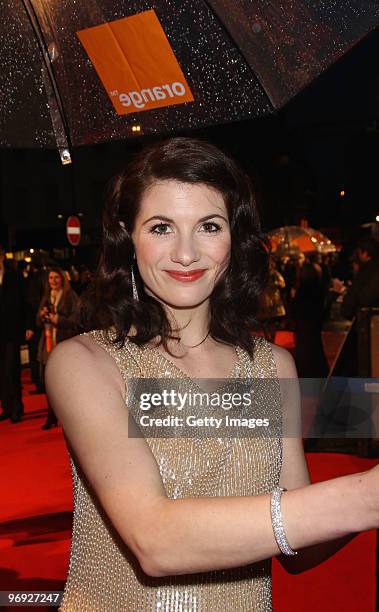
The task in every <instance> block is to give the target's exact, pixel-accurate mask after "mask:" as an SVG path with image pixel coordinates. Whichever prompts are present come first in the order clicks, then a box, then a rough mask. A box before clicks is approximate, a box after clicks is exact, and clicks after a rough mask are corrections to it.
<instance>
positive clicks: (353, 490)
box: [47, 138, 379, 612]
mask: <svg viewBox="0 0 379 612" xmlns="http://www.w3.org/2000/svg"><path fill="white" fill-rule="evenodd" d="M267 260H268V252H267V247H266V243H265V241H264V237H263V236H262V234H261V231H260V227H259V220H258V216H257V212H256V208H255V204H254V200H253V197H252V194H251V189H250V186H249V182H248V180H247V178H246V177H245V176H244V175H243V174H242V172H241V171H240V170H239V169H238V168H237V167H236V165H235V163H234V162H233V161H231V160H230V159H229V158H227V157H226V156H225V155H224V154H223V153H221V151H219V150H218V149H216V148H215V147H213V146H211V145H209V144H206V143H203V142H199V141H196V140H192V139H187V138H174V139H170V140H168V141H166V142H164V143H162V144H158V145H156V146H153V147H151V148H149V149H147V150H144V151H142V152H141V153H140V154H139V155H138V156H137V157H136V159H135V160H134V162H133V163H131V165H129V166H128V167H127V168H126V169H125V171H124V172H123V173H122V174H121V175H120V176H119V177H117V178H116V180H115V181H114V183H113V188H112V191H111V193H110V197H109V200H108V204H107V207H106V209H105V214H104V244H103V252H102V258H101V263H100V266H99V270H98V274H97V285H96V287H95V291H94V294H93V297H92V299H91V301H90V307H91V309H92V310H91V309H90V312H89V315H91V312H92V314H93V313H94V314H95V315H96V316H95V318H94V319H93V317H92V321H93V323H92V324H94V323H96V325H97V327H98V329H97V331H93V332H89V333H86V334H84V335H81V336H79V337H76V338H73V339H71V340H69V341H67V342H64V343H62V344H61V345H60V346H59V347H57V349H56V350H55V351H54V353H53V355H52V356H51V359H49V363H48V366H47V385H48V392H49V397H50V399H51V401H52V403H53V405H54V408H55V410H56V412H57V414H58V416H59V418H60V420H61V422H62V425H63V428H64V432H65V436H66V439H67V443H68V447H69V451H70V455H71V457H72V462H73V463H72V468H73V478H74V483H75V512H74V527H73V540H72V548H71V561H70V571H69V576H68V580H67V584H66V588H65V594H64V598H63V603H62V605H61V608H60V609H61V610H63V611H64V612H67V611H71V610H79V611H81V610H91V611H94V610H96V611H97V612H98V611H103V610H104V611H109V610H117V611H119V610H124V611H134V610H138V611H139V612H141V611H151V610H182V609H186V610H191V611H194V610H197V611H198V610H207V611H213V610H225V611H228V610H230V611H232V610H233V611H236V610H244V611H247V610H249V611H250V610H264V611H267V610H270V609H271V579H270V559H271V557H272V556H274V555H279V553H280V551H281V550H282V551H283V552H284V554H283V555H282V557H281V560H282V562H283V565H284V566H286V567H288V568H292V570H293V571H296V570H297V569H298V567H299V565H301V566H302V567H305V566H309V565H310V563H311V561H310V560H309V559H307V552H306V551H301V553H299V555H298V556H296V557H294V553H295V552H296V550H293V549H305V547H307V546H310V545H313V546H312V551H311V552H312V555H311V557H312V560H313V562H317V561H320V560H321V559H322V558H325V557H326V556H328V555H330V554H332V552H333V551H335V550H336V549H337V548H338V547H341V546H342V542H341V541H339V542H337V543H336V542H333V543H330V544H329V545H328V546H326V545H324V546H322V547H321V549H318V548H317V546H315V545H317V544H320V543H321V542H324V541H326V540H333V539H335V538H338V537H342V536H346V535H347V534H350V533H352V532H356V531H359V530H363V529H369V528H371V527H376V526H377V525H378V523H379V516H378V515H379V500H378V494H377V493H376V491H377V489H378V487H377V484H378V478H379V476H378V472H377V471H376V470H372V471H370V472H367V473H364V474H358V475H353V476H347V477H344V478H339V479H335V480H333V481H329V482H324V483H318V484H315V485H311V486H309V476H308V472H307V467H306V463H305V460H304V454H303V448H302V441H301V439H300V438H299V436H297V437H296V436H295V435H294V430H292V434H293V435H292V436H291V437H290V436H288V437H286V438H282V437H281V436H280V435H279V436H272V437H270V436H261V437H255V438H252V437H247V436H245V437H243V436H241V437H233V436H231V435H230V433H229V435H225V436H224V437H216V436H217V434H216V436H213V437H211V436H210V435H208V437H201V435H200V434H201V432H200V430H199V436H198V437H196V436H195V437H190V436H189V435H188V437H185V436H183V435H182V436H180V433H179V435H176V437H165V436H164V435H163V436H161V437H158V436H157V437H146V438H144V437H138V436H137V435H136V434H135V432H134V431H133V432H131V431H129V429H128V425H129V419H128V411H131V410H132V403H130V404H129V401H128V402H126V400H127V395H128V388H129V387H130V385H131V383H132V382H133V380H134V379H136V378H137V379H139V380H141V379H145V378H149V379H150V380H149V381H148V383H149V384H150V382H151V384H153V383H154V381H151V379H161V378H163V379H164V381H163V383H162V384H164V385H166V387H167V389H168V388H169V386H170V384H171V383H170V381H171V382H173V383H174V381H175V380H178V379H179V381H180V382H181V383H182V384H183V387H184V388H186V389H192V388H195V389H199V386H198V384H197V383H196V381H195V380H194V378H195V377H201V378H202V379H205V378H210V379H213V378H217V379H225V378H228V377H229V378H230V379H231V378H236V379H244V378H250V379H252V378H255V379H256V380H255V383H257V384H258V382H259V381H262V380H265V379H267V380H272V379H274V380H276V381H278V377H280V378H281V379H286V378H287V379H289V378H292V379H293V380H296V373H295V368H294V365H293V361H292V358H291V357H290V355H289V354H288V353H287V352H286V351H285V350H284V349H281V348H279V347H276V346H274V345H270V344H269V343H268V342H267V341H266V340H265V339H263V338H257V337H256V338H253V337H252V336H251V334H250V333H249V330H250V329H251V328H252V326H253V325H254V324H255V321H254V317H253V316H252V312H251V309H252V305H253V309H254V308H256V307H257V301H258V295H259V292H260V290H261V287H263V286H264V283H265V280H266V275H267V268H268V261H267ZM89 315H88V311H87V317H88V316H89ZM88 321H89V323H90V322H91V317H90V318H89V320H88ZM104 330H108V333H106V331H104ZM137 382H138V381H137ZM142 382H143V380H142ZM255 383H254V381H253V384H255ZM263 399H264V400H265V404H266V408H265V409H266V414H265V415H262V416H268V417H269V418H272V419H273V420H275V419H277V417H278V416H280V417H281V416H282V413H283V416H284V417H285V420H286V422H287V423H288V421H291V420H292V427H295V426H297V423H296V422H295V423H294V421H296V419H297V418H298V417H297V415H296V411H295V410H294V408H293V397H290V396H288V395H283V397H282V398H281V402H280V403H279V402H277V399H276V397H275V394H274V395H265V396H264V398H263ZM175 433H176V434H177V432H175ZM196 435H197V434H196ZM279 486H280V487H285V488H287V489H288V491H287V492H285V493H284V494H283V497H282V503H280V496H281V493H282V491H281V489H279V488H278V487H279ZM279 547H280V548H279ZM308 556H309V555H308ZM298 560H299V561H300V563H298Z"/></svg>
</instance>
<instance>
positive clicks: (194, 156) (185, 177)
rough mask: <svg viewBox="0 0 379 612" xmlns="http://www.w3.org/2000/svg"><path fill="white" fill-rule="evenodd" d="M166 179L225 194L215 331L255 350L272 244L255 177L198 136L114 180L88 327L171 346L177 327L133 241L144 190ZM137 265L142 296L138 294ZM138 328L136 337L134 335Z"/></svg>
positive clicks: (87, 307)
mask: <svg viewBox="0 0 379 612" xmlns="http://www.w3.org/2000/svg"><path fill="white" fill-rule="evenodd" d="M162 180H176V181H179V182H182V183H189V184H203V185H207V186H208V187H211V188H212V189H215V190H217V191H218V192H219V193H220V194H221V195H222V196H223V198H224V201H225V205H226V208H227V213H228V217H229V223H230V228H231V254H230V261H229V265H228V267H227V269H226V270H225V272H224V273H223V275H222V276H221V277H220V278H219V280H218V282H217V284H216V286H215V288H214V290H213V292H212V294H211V296H210V336H211V337H212V338H213V339H214V340H216V341H220V342H224V343H227V344H230V345H237V346H240V347H242V348H244V349H246V350H247V351H248V352H249V353H250V354H251V355H252V352H253V343H252V338H251V332H252V329H253V328H254V327H255V326H256V324H257V321H256V318H255V315H256V313H257V310H258V299H259V295H260V293H261V291H262V289H263V288H264V286H265V284H266V281H267V275H268V261H269V246H268V245H269V243H268V241H267V239H266V236H265V235H264V234H263V233H262V232H261V227H260V221H259V216H258V212H257V208H256V204H255V198H254V196H253V192H252V188H251V184H250V180H249V178H248V177H247V176H246V175H245V174H244V173H243V172H242V170H241V169H240V168H239V167H238V166H237V165H236V163H235V162H234V161H233V160H232V159H230V158H229V157H228V156H227V155H225V153H223V152H222V151H221V150H219V149H218V148H216V147H215V146H213V145H211V144H209V143H207V142H203V141H201V140H196V139H193V138H182V137H180V138H170V139H169V140H166V141H164V142H160V143H158V144H155V145H152V146H149V147H148V148H145V149H144V150H142V151H141V152H139V153H138V154H137V155H136V156H135V157H134V158H133V160H132V161H131V162H130V163H129V164H128V165H127V166H126V168H125V169H124V170H123V171H122V172H121V173H120V174H119V175H118V176H116V177H115V178H114V179H113V180H112V182H111V184H110V186H109V192H108V197H107V202H106V206H105V210H104V216H103V245H102V252H101V257H100V262H99V266H98V269H97V273H96V276H95V280H94V283H93V285H92V287H91V289H90V291H88V292H87V294H86V296H85V298H84V301H83V305H82V314H83V316H82V321H83V323H84V328H85V329H87V330H88V329H95V328H96V329H109V328H110V327H113V328H114V330H115V334H112V340H113V341H114V342H115V343H116V344H119V345H120V346H123V344H124V342H125V339H126V338H127V337H129V340H130V341H131V342H134V343H135V344H137V345H143V344H145V343H147V342H148V341H149V340H152V339H153V338H158V339H159V343H162V344H163V346H164V347H165V349H166V350H168V349H167V341H168V340H169V339H170V338H173V337H174V336H173V335H172V333H173V331H174V330H172V329H171V328H170V324H169V321H168V318H167V315H166V313H165V310H164V308H163V306H162V304H161V303H160V302H159V301H158V300H156V299H155V298H154V297H152V296H151V295H148V294H147V293H145V291H144V286H143V281H142V279H141V277H140V275H139V272H138V268H137V266H136V265H135V260H134V247H133V242H132V239H131V234H132V231H133V226H134V222H135V219H136V216H137V213H138V211H139V206H140V202H141V198H142V195H143V193H144V192H145V190H146V189H147V188H148V187H150V186H151V185H152V184H154V183H155V182H156V181H162ZM132 267H133V271H134V276H135V281H136V285H137V290H138V296H139V300H138V301H135V300H134V299H133V289H132V277H131V270H132ZM132 327H133V334H132V335H129V336H128V334H129V333H130V331H131V328H132ZM175 331H178V330H175ZM176 337H177V336H176Z"/></svg>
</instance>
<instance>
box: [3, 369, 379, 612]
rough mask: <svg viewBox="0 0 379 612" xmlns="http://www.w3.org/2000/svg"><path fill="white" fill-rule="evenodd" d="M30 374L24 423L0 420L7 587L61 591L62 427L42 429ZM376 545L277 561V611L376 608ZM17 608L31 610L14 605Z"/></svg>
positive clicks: (64, 546)
mask: <svg viewBox="0 0 379 612" xmlns="http://www.w3.org/2000/svg"><path fill="white" fill-rule="evenodd" d="M26 376H27V371H26V373H24V392H25V397H24V401H25V408H26V414H25V417H24V419H23V421H22V422H21V423H18V424H11V423H10V422H9V421H5V422H2V423H0V442H1V443H0V466H1V467H0V474H1V482H2V491H3V495H2V501H1V507H0V591H1V590H3V591H4V590H13V589H14V590H37V589H38V590H53V589H62V588H63V584H64V580H65V576H66V571H67V565H68V553H69V545H70V530H71V509H72V498H71V477H70V469H69V464H68V458H67V453H66V449H65V445H64V440H63V436H62V430H61V429H60V428H54V429H51V430H50V431H42V430H41V425H42V424H43V421H44V418H45V416H46V400H45V397H44V396H42V395H29V394H28V393H29V389H31V386H30V384H29V383H28V380H27V378H26ZM308 461H309V466H310V470H311V475H312V480H313V481H317V480H324V479H326V478H331V477H334V476H339V475H343V474H348V473H352V472H359V471H363V470H364V469H368V468H369V467H371V466H372V465H373V464H374V463H375V461H372V460H368V459H361V458H357V457H354V456H350V455H337V454H310V455H308ZM375 551H376V533H375V532H368V533H364V534H360V535H359V536H357V537H356V538H355V539H354V540H353V541H352V542H351V543H350V544H348V545H347V546H346V547H345V548H344V549H343V550H342V551H340V552H339V553H337V554H336V555H335V556H334V557H333V558H332V559H330V560H328V561H327V562H325V563H324V564H322V566H320V567H318V568H316V569H313V570H310V571H308V572H304V573H303V574H301V575H298V576H292V575H288V574H287V573H286V572H285V571H284V570H282V568H281V567H280V566H279V564H278V563H277V562H276V561H275V560H274V566H273V596H274V610H275V612H313V611H314V612H316V610H317V611H322V612H339V611H341V612H350V611H351V612H353V611H354V612H356V611H357V610H359V611H360V612H374V610H375ZM16 609H20V610H25V608H15V607H13V608H9V610H13V611H14V610H16ZM34 609H39V608H34ZM47 609H48V608H41V610H45V611H46V610H47ZM94 612H95V611H94ZM109 612H118V611H111V610H110V611H109ZM133 612H138V611H133ZM215 612H221V611H215Z"/></svg>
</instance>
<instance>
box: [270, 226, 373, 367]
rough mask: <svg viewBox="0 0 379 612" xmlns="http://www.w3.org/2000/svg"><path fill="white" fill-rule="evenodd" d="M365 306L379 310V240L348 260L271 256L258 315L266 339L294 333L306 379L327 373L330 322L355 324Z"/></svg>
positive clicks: (359, 247)
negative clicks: (326, 333) (324, 334)
mask: <svg viewBox="0 0 379 612" xmlns="http://www.w3.org/2000/svg"><path fill="white" fill-rule="evenodd" d="M364 307H379V242H378V241H377V240H375V239H374V238H372V237H367V238H365V239H362V240H361V241H359V243H358V244H357V245H356V247H355V249H354V250H353V252H352V254H351V255H350V257H349V258H344V254H343V253H342V254H341V253H337V252H331V253H326V254H321V253H299V254H298V255H297V256H296V257H289V256H281V257H279V258H277V259H275V258H274V257H272V258H271V262H270V273H269V281H268V284H267V287H266V290H265V291H264V293H263V294H262V296H261V304H260V312H259V315H258V318H259V321H260V323H261V325H262V328H263V331H264V333H265V336H266V337H267V339H268V340H270V341H274V339H275V334H276V332H277V331H278V330H280V329H286V330H291V331H293V332H294V334H295V361H296V365H297V369H298V374H299V376H301V377H305V378H311V377H316V378H322V377H324V376H327V375H328V371H329V367H328V363H327V360H326V356H325V352H324V348H323V343H322V336H321V332H322V329H323V327H324V325H325V322H326V321H329V320H330V319H334V320H336V319H346V320H353V319H354V318H355V316H356V315H357V313H358V312H359V310H360V309H361V308H364Z"/></svg>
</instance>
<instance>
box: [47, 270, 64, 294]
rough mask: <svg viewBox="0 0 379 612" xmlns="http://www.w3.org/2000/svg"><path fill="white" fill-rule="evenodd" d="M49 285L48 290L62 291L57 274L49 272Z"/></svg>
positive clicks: (60, 280)
mask: <svg viewBox="0 0 379 612" xmlns="http://www.w3.org/2000/svg"><path fill="white" fill-rule="evenodd" d="M49 285H50V289H54V290H55V291H59V289H62V279H61V275H60V274H58V272H49Z"/></svg>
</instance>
